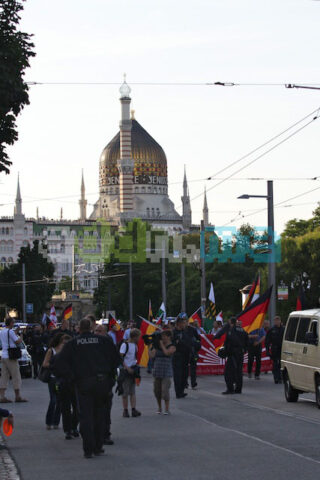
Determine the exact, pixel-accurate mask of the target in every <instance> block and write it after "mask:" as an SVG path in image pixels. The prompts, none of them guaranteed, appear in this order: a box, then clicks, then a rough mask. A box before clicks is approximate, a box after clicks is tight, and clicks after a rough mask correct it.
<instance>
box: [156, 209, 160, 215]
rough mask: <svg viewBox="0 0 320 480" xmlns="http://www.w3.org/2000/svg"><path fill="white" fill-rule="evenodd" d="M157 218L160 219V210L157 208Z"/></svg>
mask: <svg viewBox="0 0 320 480" xmlns="http://www.w3.org/2000/svg"><path fill="white" fill-rule="evenodd" d="M157 217H160V208H157Z"/></svg>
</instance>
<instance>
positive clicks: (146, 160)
mask: <svg viewBox="0 0 320 480" xmlns="http://www.w3.org/2000/svg"><path fill="white" fill-rule="evenodd" d="M131 151H132V157H133V160H134V175H135V176H140V175H147V176H149V175H156V176H158V177H167V158H166V154H165V153H164V151H163V149H162V147H161V146H160V145H159V144H158V143H157V142H156V141H155V140H154V138H152V137H151V135H149V133H148V132H147V131H146V130H145V129H144V128H143V127H142V126H141V125H140V123H139V122H137V120H135V119H134V118H132V130H131ZM119 158H120V132H118V133H117V135H116V136H115V137H114V138H113V139H112V140H111V142H109V143H108V145H107V146H106V147H105V148H104V149H103V151H102V154H101V157H100V185H101V186H103V185H108V184H109V183H110V182H109V181H108V177H118V176H119V171H118V168H117V160H119Z"/></svg>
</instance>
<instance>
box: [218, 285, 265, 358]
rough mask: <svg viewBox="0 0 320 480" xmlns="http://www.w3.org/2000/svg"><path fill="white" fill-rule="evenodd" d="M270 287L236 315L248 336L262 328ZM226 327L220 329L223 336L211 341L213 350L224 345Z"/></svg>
mask: <svg viewBox="0 0 320 480" xmlns="http://www.w3.org/2000/svg"><path fill="white" fill-rule="evenodd" d="M271 292H272V287H270V288H269V289H268V290H267V291H266V292H265V293H264V294H263V295H261V297H259V298H258V299H257V300H256V301H255V302H253V303H251V305H250V306H249V307H248V308H246V310H244V311H243V312H241V313H239V314H238V315H237V320H239V321H241V324H242V328H243V329H244V330H245V331H246V332H247V333H248V334H249V333H251V332H253V331H254V330H258V329H259V328H261V327H262V324H263V320H264V317H265V315H266V313H267V310H268V306H269V302H270V297H271ZM227 328H228V327H227V326H224V327H222V330H221V333H223V335H222V336H221V337H220V338H218V339H214V340H213V344H214V346H215V349H216V350H217V351H218V350H219V349H220V348H221V347H222V346H223V344H224V342H225V339H226V333H224V332H225V331H227Z"/></svg>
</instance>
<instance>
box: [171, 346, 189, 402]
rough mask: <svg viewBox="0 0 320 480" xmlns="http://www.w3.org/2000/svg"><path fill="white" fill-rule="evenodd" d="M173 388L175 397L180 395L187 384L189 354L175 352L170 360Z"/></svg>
mask: <svg viewBox="0 0 320 480" xmlns="http://www.w3.org/2000/svg"><path fill="white" fill-rule="evenodd" d="M172 366H173V381H174V389H175V392H176V396H177V397H181V396H182V395H183V393H184V389H185V388H186V386H187V380H188V368H189V355H187V354H186V355H185V354H183V353H180V352H178V353H175V354H174V355H173V360H172Z"/></svg>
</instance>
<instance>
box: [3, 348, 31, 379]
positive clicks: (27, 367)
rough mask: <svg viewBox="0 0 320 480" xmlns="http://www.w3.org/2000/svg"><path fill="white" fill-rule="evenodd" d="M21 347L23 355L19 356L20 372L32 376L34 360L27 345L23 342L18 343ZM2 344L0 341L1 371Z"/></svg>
mask: <svg viewBox="0 0 320 480" xmlns="http://www.w3.org/2000/svg"><path fill="white" fill-rule="evenodd" d="M18 346H19V347H20V348H21V357H20V358H19V366H20V373H21V376H22V377H25V378H31V377H32V360H31V355H30V354H29V352H28V350H27V347H26V345H25V344H24V343H23V342H21V343H19V345H18ZM1 356H2V345H1V341H0V371H1Z"/></svg>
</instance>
